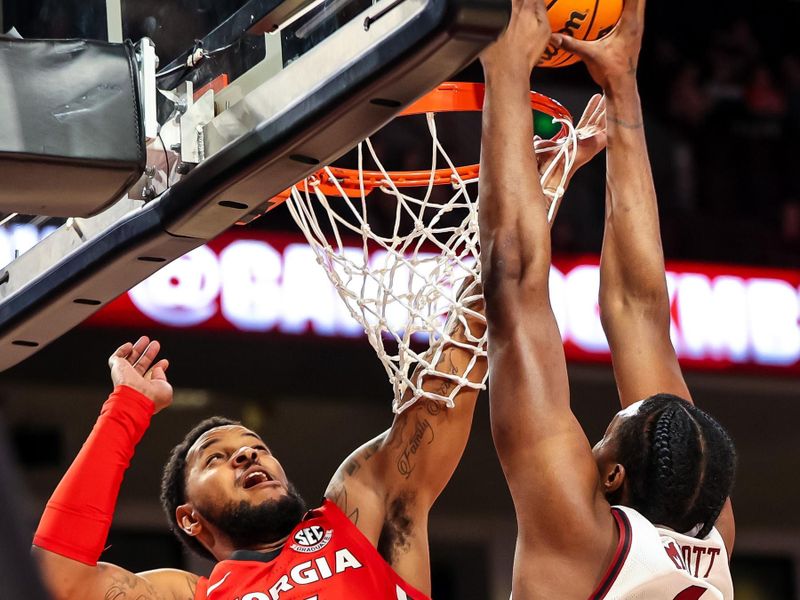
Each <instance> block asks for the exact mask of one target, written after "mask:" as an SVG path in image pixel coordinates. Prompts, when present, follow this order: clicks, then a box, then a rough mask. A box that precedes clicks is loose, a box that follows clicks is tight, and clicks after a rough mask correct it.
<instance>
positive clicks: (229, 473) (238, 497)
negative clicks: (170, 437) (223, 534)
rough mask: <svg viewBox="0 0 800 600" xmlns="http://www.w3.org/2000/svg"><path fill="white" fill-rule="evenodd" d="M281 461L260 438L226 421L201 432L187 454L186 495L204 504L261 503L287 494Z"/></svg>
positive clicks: (287, 487) (286, 484)
mask: <svg viewBox="0 0 800 600" xmlns="http://www.w3.org/2000/svg"><path fill="white" fill-rule="evenodd" d="M289 489H290V484H289V480H288V479H287V477H286V473H284V471H283V468H282V467H281V464H280V463H279V462H278V460H277V459H276V458H275V457H274V456H273V455H272V453H271V452H270V451H269V448H267V445H266V444H265V443H264V442H263V441H262V440H261V438H260V437H259V436H258V435H256V434H255V433H253V432H252V431H250V430H249V429H247V428H245V427H241V426H239V425H226V426H224V427H217V428H215V429H211V430H209V431H207V432H206V433H204V434H203V435H202V436H200V438H199V439H198V440H197V441H196V442H195V443H194V445H193V446H192V447H191V448H190V449H189V452H188V454H187V455H186V495H187V499H189V500H190V501H192V502H196V503H198V504H204V505H206V506H209V505H212V506H227V505H230V504H239V503H241V502H245V503H246V504H250V505H257V504H261V503H263V502H264V501H267V500H279V499H281V498H282V497H284V496H286V495H287V494H289Z"/></svg>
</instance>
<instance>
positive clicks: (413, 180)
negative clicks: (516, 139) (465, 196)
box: [268, 82, 572, 210]
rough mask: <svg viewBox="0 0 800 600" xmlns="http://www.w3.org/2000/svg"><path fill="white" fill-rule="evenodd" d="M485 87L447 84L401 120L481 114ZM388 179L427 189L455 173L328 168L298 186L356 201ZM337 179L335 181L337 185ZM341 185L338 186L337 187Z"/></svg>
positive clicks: (473, 169) (556, 111)
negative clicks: (310, 183) (428, 115)
mask: <svg viewBox="0 0 800 600" xmlns="http://www.w3.org/2000/svg"><path fill="white" fill-rule="evenodd" d="M484 90H485V86H484V84H482V83H465V82H446V83H443V84H441V85H440V86H439V87H437V88H436V89H434V90H433V91H431V92H429V93H428V94H426V95H425V96H423V97H422V98H420V99H419V100H417V101H416V102H414V103H413V104H411V106H409V107H408V108H406V109H405V110H404V111H403V112H401V113H400V114H399V116H401V117H408V116H412V115H421V114H425V113H429V112H433V113H443V112H477V111H480V110H483V97H484ZM530 103H531V108H532V109H533V110H536V111H539V112H542V113H546V114H548V115H550V116H551V117H555V118H557V119H569V120H572V115H570V113H569V111H568V110H567V109H566V108H564V106H562V105H561V104H560V103H559V102H556V101H555V100H553V99H552V98H548V97H547V96H545V95H543V94H540V93H538V92H531V93H530ZM567 131H568V129H567V126H566V125H564V124H562V125H561V129H560V130H559V131H558V133H556V135H554V136H553V138H552V139H554V140H557V139H560V138H563V137H564V136H566V135H567ZM455 172H456V173H458V176H459V178H460V179H462V180H469V179H475V178H477V177H478V164H477V163H476V164H472V165H464V166H462V167H457V168H456V169H455ZM386 175H388V176H389V178H391V180H392V182H393V183H394V186H395V187H398V188H408V187H425V186H428V185H429V184H430V183H431V182H432V183H433V185H450V184H452V183H453V182H454V179H455V178H454V174H453V169H451V168H449V167H447V168H444V169H436V170H434V171H432V172H431V170H430V169H426V170H420V171H387V172H386V173H382V172H381V171H370V170H365V171H363V174H360V173H359V171H358V169H344V168H340V167H328V168H327V169H321V170H319V171H317V172H316V173H314V174H313V175H311V176H309V177H308V178H307V179H304V180H303V181H301V182H300V183H298V184H297V187H298V188H299V189H300V190H303V191H305V189H306V181H308V180H312V181H313V187H315V188H319V189H320V191H322V192H323V193H324V194H326V195H337V194H339V193H340V192H341V191H343V192H344V193H345V194H347V196H349V197H351V198H354V197H358V196H361V193H362V192H361V189H362V181H363V189H364V194H365V195H366V194H369V193H370V192H372V190H374V189H375V188H378V187H381V186H383V185H386V182H387V179H386ZM334 179H335V181H333V180H334ZM337 183H338V185H337ZM290 193H291V188H290V189H288V190H285V191H284V192H282V193H280V194H278V195H277V196H276V197H275V198H273V199H272V201H271V202H269V204H268V205H269V210H271V209H273V208H275V207H276V206H277V205H278V204H281V203H283V202H284V201H285V200H286V199H287V198H288V197H289V195H290Z"/></svg>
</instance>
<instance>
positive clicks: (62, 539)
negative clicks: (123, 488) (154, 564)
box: [33, 386, 155, 565]
mask: <svg viewBox="0 0 800 600" xmlns="http://www.w3.org/2000/svg"><path fill="white" fill-rule="evenodd" d="M154 411H155V405H154V404H153V402H152V401H151V400H150V399H149V398H147V397H146V396H144V395H143V394H141V393H139V392H137V391H136V390H134V389H132V388H129V387H127V386H117V387H116V388H114V391H113V392H112V393H111V395H110V396H109V397H108V400H106V402H105V404H103V409H102V410H101V411H100V417H99V418H98V419H97V423H95V426H94V428H93V429H92V432H91V433H90V434H89V437H88V439H87V440H86V442H85V443H84V444H83V447H82V448H81V451H80V452H79V453H78V456H77V458H76V459H75V461H74V462H73V463H72V466H70V468H69V470H68V471H67V473H66V475H64V478H63V479H62V480H61V483H59V484H58V487H57V488H56V491H55V492H53V495H52V497H51V498H50V501H49V502H48V503H47V507H46V508H45V511H44V514H43V515H42V519H41V521H40V522H39V527H38V528H37V530H36V535H35V536H34V538H33V543H34V544H35V545H36V546H38V547H39V548H42V549H44V550H49V551H51V552H55V553H56V554H60V555H62V556H66V557H67V558H71V559H74V560H77V561H80V562H82V563H86V564H88V565H96V564H97V560H98V559H99V558H100V553H101V552H102V551H103V547H104V546H105V543H106V538H107V537H108V530H109V528H110V527H111V519H112V517H113V515H114V507H115V505H116V503H117V495H118V494H119V488H120V485H121V484H122V477H123V475H124V474H125V469H127V468H128V465H129V464H130V460H131V458H132V457H133V451H134V449H135V447H136V444H138V443H139V440H140V439H142V436H143V435H144V432H145V431H146V430H147V427H148V425H149V424H150V417H152V416H153V412H154Z"/></svg>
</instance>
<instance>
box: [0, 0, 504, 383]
mask: <svg viewBox="0 0 800 600" xmlns="http://www.w3.org/2000/svg"><path fill="white" fill-rule="evenodd" d="M510 8H511V7H510V2H509V1H508V0H430V1H429V2H428V3H427V5H426V6H425V8H424V9H423V10H422V11H421V12H420V13H419V14H418V15H417V16H416V17H415V18H414V19H412V20H410V21H409V22H406V23H404V24H403V25H402V26H400V27H398V28H397V30H395V31H393V32H392V34H391V35H390V36H387V38H385V39H383V40H381V41H380V43H378V44H377V45H376V47H375V48H374V49H373V51H372V52H371V53H369V55H368V56H364V57H362V58H361V59H359V60H357V61H354V62H353V63H352V64H347V65H342V68H341V70H340V71H339V72H338V73H335V74H334V75H332V76H331V77H330V78H329V79H328V80H326V81H325V82H324V84H323V85H321V86H319V87H318V88H316V89H314V90H309V93H308V94H307V95H306V96H304V97H303V98H302V99H301V100H302V101H301V102H299V103H298V105H297V106H295V108H294V109H292V110H290V111H287V112H285V113H283V114H280V115H273V116H272V117H270V118H268V119H265V120H264V121H262V122H261V123H259V124H258V125H257V126H256V127H254V128H253V129H252V130H250V131H248V132H247V133H246V134H244V135H243V136H241V137H240V138H238V139H237V140H236V141H235V142H232V143H229V144H227V145H226V146H225V147H224V148H222V149H221V150H220V151H218V152H217V153H216V154H214V155H212V156H211V157H209V158H208V159H207V160H205V161H203V162H201V163H200V164H198V165H197V167H196V168H195V169H194V170H193V171H191V172H190V173H189V174H187V175H186V176H185V177H184V178H183V179H181V181H179V182H177V183H176V184H174V185H173V186H172V187H171V188H170V189H169V190H167V191H166V192H165V193H164V194H163V195H162V196H161V197H160V198H159V199H158V200H155V201H153V202H151V203H150V204H148V205H147V206H146V207H145V208H144V209H143V210H141V211H139V212H137V213H134V214H133V215H131V216H129V217H127V218H126V219H124V220H123V221H121V222H119V223H117V224H116V225H115V226H114V227H113V228H112V229H110V230H109V231H107V232H105V233H104V234H102V235H100V236H98V237H97V238H94V239H92V240H90V241H88V242H86V243H85V244H83V245H82V246H81V247H79V248H77V249H76V250H75V251H74V252H72V253H71V254H70V256H69V257H67V258H65V259H64V260H62V261H61V262H60V263H59V264H57V265H55V266H54V267H53V268H52V269H50V271H48V272H46V273H44V274H42V275H41V276H40V277H39V278H37V279H36V280H35V281H33V282H32V283H31V284H29V285H27V286H26V287H24V288H23V289H21V290H20V291H19V292H17V293H16V294H14V295H13V296H11V297H9V298H7V299H6V300H5V301H3V302H2V303H0V370H3V369H7V368H9V367H11V366H13V365H14V364H16V363H18V362H20V361H21V360H24V359H25V358H26V357H27V356H30V355H31V354H33V353H34V352H36V351H37V350H38V349H39V348H41V347H43V346H45V345H47V344H48V343H49V342H51V341H53V340H54V339H56V338H57V337H59V336H60V335H62V334H63V333H65V332H66V331H68V330H69V329H71V328H72V327H74V326H75V325H77V324H78V323H80V322H81V321H83V320H84V319H86V318H88V317H89V316H90V315H91V314H93V313H94V312H96V311H97V310H98V309H99V308H101V307H102V306H103V305H105V304H106V303H107V302H109V301H111V300H112V299H113V298H114V297H116V296H118V295H119V294H122V293H124V292H125V291H127V290H128V289H130V288H131V287H133V286H134V285H136V284H137V283H139V282H140V281H142V280H143V279H145V278H146V276H147V275H149V274H150V273H153V272H155V271H157V270H158V269H159V268H161V267H162V266H163V265H164V264H165V262H166V261H171V260H173V259H175V258H178V257H179V256H181V255H182V254H184V253H185V252H187V251H189V250H191V249H192V248H194V247H197V246H199V245H201V244H203V243H204V242H205V241H206V240H209V239H211V238H213V237H215V236H216V235H218V234H219V233H221V232H222V231H224V230H225V229H227V228H228V227H230V226H231V225H233V224H234V223H235V222H237V221H239V220H241V219H243V218H245V217H247V215H248V214H253V213H254V212H258V211H259V209H260V208H263V206H262V205H263V204H264V203H265V202H266V201H267V200H268V199H269V198H272V197H273V196H274V195H275V194H277V193H279V192H281V191H283V190H284V189H286V188H287V187H288V186H289V185H291V184H293V183H295V182H296V181H299V180H300V179H302V178H303V177H305V176H307V175H308V174H310V173H312V172H313V171H315V170H316V169H317V168H319V165H318V164H317V163H316V161H319V163H321V164H325V163H327V162H329V161H332V160H334V159H336V158H337V157H338V156H341V155H342V154H344V153H345V152H346V151H347V150H349V149H350V148H352V147H353V146H354V145H355V144H356V143H357V142H358V141H360V140H361V139H363V138H364V137H365V136H368V135H370V134H372V133H373V132H374V131H376V130H377V129H379V128H380V127H382V126H383V125H384V124H385V123H387V122H388V121H389V120H391V119H392V118H393V117H394V115H396V114H397V113H398V112H400V111H401V110H402V109H403V107H405V106H407V105H409V104H410V103H411V102H413V101H414V100H416V99H417V98H419V97H420V96H422V95H423V94H425V93H426V92H428V91H429V90H430V89H432V88H433V87H435V86H436V85H438V84H439V83H440V82H442V81H444V80H446V79H447V78H448V77H450V76H452V75H453V74H454V73H456V72H458V71H459V70H460V69H462V68H463V67H464V66H466V64H468V63H469V62H470V61H472V60H473V59H474V58H475V57H476V56H477V55H478V53H479V52H480V51H481V50H482V49H483V48H484V47H486V45H487V44H489V43H490V42H491V41H492V40H493V39H496V37H497V36H498V35H499V34H500V33H501V32H502V30H503V28H504V27H505V26H506V24H507V22H508V18H509V15H510ZM375 98H379V99H381V100H382V101H381V102H378V103H376V102H372V100H374V99H375ZM300 156H302V157H309V158H313V159H314V161H311V160H307V159H306V160H296V158H297V157H300ZM292 157H295V159H293V158H292ZM312 163H314V164H312ZM142 256H148V257H156V258H163V259H164V260H165V262H150V261H142V260H140V258H141V257H142ZM2 277H3V271H2V270H0V286H2V285H3V284H2ZM12 277H13V274H12ZM1 292H2V288H1V287H0V293H1ZM75 298H82V299H86V298H89V299H92V300H97V301H99V302H100V304H87V303H76V302H74V299H75ZM20 342H29V343H33V344H35V345H25V344H23V343H20Z"/></svg>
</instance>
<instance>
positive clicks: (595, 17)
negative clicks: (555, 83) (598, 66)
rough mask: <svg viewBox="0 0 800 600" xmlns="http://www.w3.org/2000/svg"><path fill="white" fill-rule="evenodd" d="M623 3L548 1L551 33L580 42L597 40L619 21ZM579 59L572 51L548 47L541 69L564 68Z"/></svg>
mask: <svg viewBox="0 0 800 600" xmlns="http://www.w3.org/2000/svg"><path fill="white" fill-rule="evenodd" d="M621 14H622V0H550V1H549V2H548V4H547V16H548V17H549V18H550V26H551V27H552V28H553V32H554V33H561V34H564V35H569V36H572V37H574V38H576V39H579V40H588V41H593V40H599V39H600V38H602V37H603V36H605V35H607V34H608V33H609V32H610V31H611V30H612V29H613V28H614V25H616V24H617V21H619V17H620V15H621ZM579 60H580V58H579V57H577V56H575V55H574V54H573V53H572V52H567V51H566V50H560V49H558V48H554V47H553V46H548V47H547V49H546V50H545V52H544V54H543V55H542V60H541V62H540V63H539V66H540V67H566V66H568V65H573V64H575V63H576V62H578V61H579Z"/></svg>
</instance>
